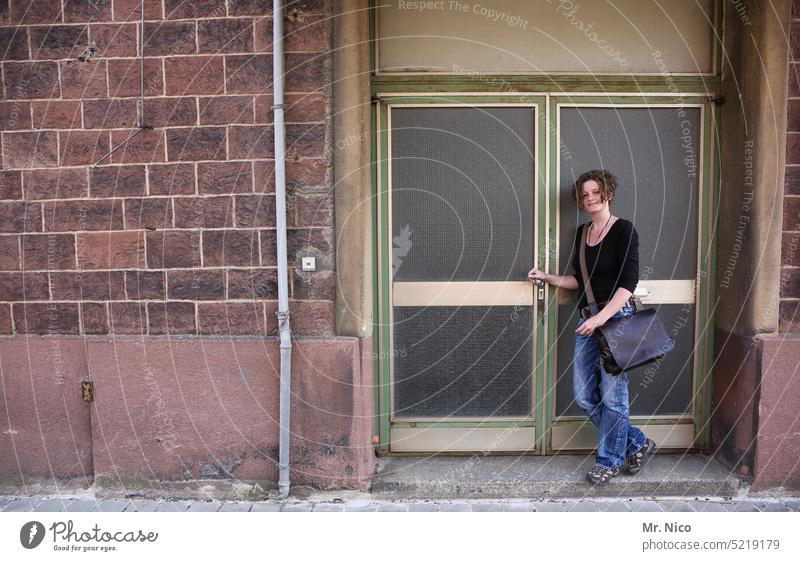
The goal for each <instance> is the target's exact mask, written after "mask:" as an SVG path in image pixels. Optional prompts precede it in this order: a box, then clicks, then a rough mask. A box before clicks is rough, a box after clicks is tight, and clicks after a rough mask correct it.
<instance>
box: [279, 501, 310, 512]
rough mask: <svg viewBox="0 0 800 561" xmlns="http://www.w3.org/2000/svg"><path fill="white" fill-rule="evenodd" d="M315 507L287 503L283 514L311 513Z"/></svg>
mask: <svg viewBox="0 0 800 561" xmlns="http://www.w3.org/2000/svg"><path fill="white" fill-rule="evenodd" d="M313 507H314V505H313V504H311V503H286V504H284V505H283V508H282V509H281V512H311V509H312V508H313Z"/></svg>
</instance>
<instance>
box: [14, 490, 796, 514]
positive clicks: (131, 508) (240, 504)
mask: <svg viewBox="0 0 800 561" xmlns="http://www.w3.org/2000/svg"><path fill="white" fill-rule="evenodd" d="M0 509H2V512H800V497H791V498H789V497H787V498H770V499H746V498H743V499H735V500H726V499H721V498H719V497H695V498H692V499H687V498H685V497H679V498H674V499H672V498H659V499H653V500H648V499H642V498H636V499H634V498H615V499H610V498H591V499H563V500H530V499H462V500H449V499H442V500H424V499H420V500H391V499H381V498H378V497H376V496H375V495H371V494H369V493H359V492H355V491H343V492H333V491H326V492H314V493H311V494H310V495H309V496H307V497H305V498H297V497H290V498H289V499H287V500H283V501H278V500H263V501H225V500H201V499H198V500H174V501H173V500H163V499H141V498H130V499H125V500H120V499H97V498H94V497H92V496H91V495H90V494H88V493H84V494H82V495H76V496H71V497H70V496H62V497H46V496H41V497H21V496H16V497H14V496H2V497H0Z"/></svg>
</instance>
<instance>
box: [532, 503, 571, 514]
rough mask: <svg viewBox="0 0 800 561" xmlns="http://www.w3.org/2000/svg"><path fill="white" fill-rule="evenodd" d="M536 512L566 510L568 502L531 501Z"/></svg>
mask: <svg viewBox="0 0 800 561" xmlns="http://www.w3.org/2000/svg"><path fill="white" fill-rule="evenodd" d="M531 505H532V506H533V510H534V511H535V512H566V511H567V505H566V503H555V502H538V503H531Z"/></svg>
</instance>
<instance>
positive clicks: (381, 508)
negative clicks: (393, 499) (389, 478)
mask: <svg viewBox="0 0 800 561" xmlns="http://www.w3.org/2000/svg"><path fill="white" fill-rule="evenodd" d="M377 511H378V512H408V505H407V504H403V503H378V508H377Z"/></svg>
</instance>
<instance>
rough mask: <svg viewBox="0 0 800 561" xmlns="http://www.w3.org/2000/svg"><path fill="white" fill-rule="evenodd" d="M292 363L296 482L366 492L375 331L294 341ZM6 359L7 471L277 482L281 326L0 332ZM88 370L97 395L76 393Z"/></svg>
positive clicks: (0, 417)
mask: <svg viewBox="0 0 800 561" xmlns="http://www.w3.org/2000/svg"><path fill="white" fill-rule="evenodd" d="M56 348H57V349H58V350H57V351H55V350H54V349H56ZM58 361H63V364H61V362H58ZM292 362H293V365H292V370H293V378H292V405H291V407H292V426H291V433H292V437H291V441H292V458H291V464H292V474H291V475H292V483H293V484H294V485H297V484H310V485H313V486H316V487H321V488H360V489H364V490H366V489H367V488H368V487H369V482H370V478H371V475H372V473H373V471H374V461H375V456H374V453H373V450H372V444H371V438H372V434H373V423H374V408H373V395H374V388H373V384H372V357H371V343H370V342H369V341H367V342H365V343H362V342H361V341H360V340H359V339H356V338H346V337H343V338H330V339H307V340H297V341H296V342H295V344H294V346H293V352H292ZM54 365H60V366H59V367H58V368H54ZM0 366H2V374H3V376H2V382H3V387H2V390H3V398H4V400H3V401H0V481H6V482H11V483H14V482H15V481H16V482H19V481H20V480H21V479H22V478H26V477H37V478H40V479H45V480H48V479H49V480H51V481H53V482H55V480H56V479H65V478H82V480H83V483H84V484H86V485H88V484H91V483H92V481H93V480H96V481H97V482H98V483H99V484H101V485H103V486H114V487H122V488H124V489H128V490H136V489H138V488H140V487H142V486H145V487H150V488H152V487H153V486H156V487H157V486H158V483H159V482H175V481H198V480H234V481H241V482H260V483H262V484H265V485H267V486H268V485H270V484H271V483H274V482H275V481H276V478H277V469H276V465H277V459H278V429H279V407H278V399H279V348H278V342H277V340H276V339H274V338H258V337H239V338H233V339H232V338H224V337H214V338H209V337H201V338H198V337H183V338H175V337H173V338H167V337H147V338H144V339H142V338H141V337H131V336H128V337H125V336H118V337H101V338H98V337H90V338H89V337H87V338H80V337H71V338H67V337H49V338H47V337H6V338H2V339H0ZM87 374H88V375H89V376H90V377H91V379H92V381H93V384H94V402H92V403H91V404H90V403H87V402H84V401H82V399H81V393H80V379H81V377H82V376H84V375H87Z"/></svg>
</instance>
